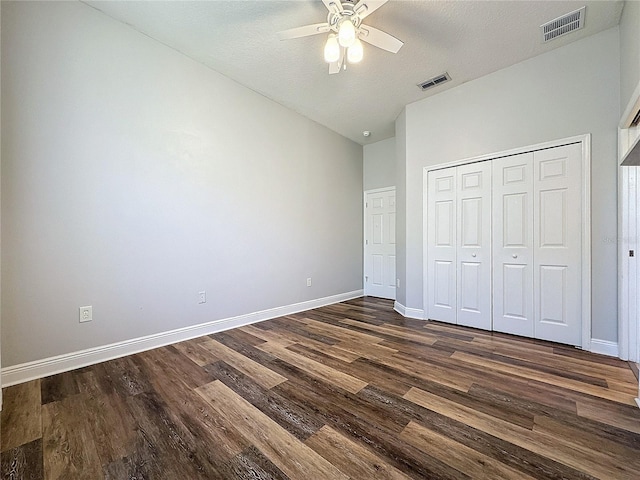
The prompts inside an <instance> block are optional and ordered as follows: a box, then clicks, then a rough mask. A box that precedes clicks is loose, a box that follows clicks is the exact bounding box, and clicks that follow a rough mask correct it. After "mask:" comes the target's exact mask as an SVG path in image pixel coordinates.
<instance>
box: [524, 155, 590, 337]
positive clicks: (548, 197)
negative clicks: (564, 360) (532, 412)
mask: <svg viewBox="0 0 640 480" xmlns="http://www.w3.org/2000/svg"><path fill="white" fill-rule="evenodd" d="M533 155H534V157H533V159H534V161H533V166H534V198H535V201H536V205H535V208H534V227H533V228H534V253H533V258H534V273H533V279H534V289H533V290H534V295H535V308H534V310H535V337H536V338H540V339H544V340H552V341H554V342H561V343H566V344H570V345H580V344H581V334H582V301H581V300H582V293H581V290H582V286H581V281H582V271H581V254H582V225H581V219H582V200H581V191H582V189H581V178H582V162H581V160H582V145H581V144H572V145H566V146H562V147H556V148H551V149H547V150H538V151H536V152H534V154H533Z"/></svg>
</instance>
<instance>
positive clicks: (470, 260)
mask: <svg viewBox="0 0 640 480" xmlns="http://www.w3.org/2000/svg"><path fill="white" fill-rule="evenodd" d="M456 176H457V179H456V186H457V189H456V190H457V195H456V197H457V210H458V212H457V232H458V233H457V244H458V246H457V252H456V262H457V266H458V268H457V272H456V273H457V308H458V314H457V322H456V323H458V325H466V326H468V327H474V328H482V329H485V330H491V163H490V162H478V163H472V164H469V165H463V166H460V167H457V172H456Z"/></svg>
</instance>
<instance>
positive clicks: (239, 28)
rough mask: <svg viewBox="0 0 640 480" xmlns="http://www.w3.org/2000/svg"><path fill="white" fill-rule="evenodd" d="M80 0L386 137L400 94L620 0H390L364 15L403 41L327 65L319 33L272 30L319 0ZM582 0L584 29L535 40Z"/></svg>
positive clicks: (404, 99)
mask: <svg viewBox="0 0 640 480" xmlns="http://www.w3.org/2000/svg"><path fill="white" fill-rule="evenodd" d="M86 3H88V4H89V5H91V6H93V7H95V8H96V9H99V10H101V11H102V12H104V13H106V14H107V15H109V16H110V17H113V18H114V19H116V20H119V21H121V22H124V23H127V24H129V25H131V26H132V27H133V28H135V29H136V30H139V31H140V32H143V33H145V34H146V35H148V36H150V37H152V38H154V39H156V40H158V41H160V42H162V43H164V44H166V45H168V46H170V47H172V48H174V49H176V50H178V51H180V52H182V53H184V54H185V55H187V56H189V57H191V58H193V59H194V60H197V61H198V62H201V63H203V64H205V65H207V66H209V67H211V68H212V69H214V70H216V71H218V72H220V73H222V74H224V75H226V76H228V77H230V78H232V79H234V80H236V81H237V82H238V83H240V84H242V85H245V86H247V87H249V88H250V89H252V90H255V91H256V92H259V93H261V94H263V95H264V96H266V97H268V98H271V99H273V100H274V101H276V102H278V103H280V104H282V105H284V106H286V107H289V108H291V109H292V110H295V111H297V112H299V113H301V114H302V115H304V116H306V117H308V118H310V119H312V120H315V121H316V122H318V123H320V124H322V125H325V126H327V127H329V128H330V129H332V130H334V131H336V132H338V133H340V134H342V135H344V136H345V137H348V138H350V139H352V140H354V141H355V142H358V143H360V144H366V143H371V142H376V141H379V140H383V139H385V138H389V137H392V136H393V135H394V121H395V118H396V117H397V115H398V114H399V113H400V112H401V110H402V108H403V107H404V106H405V105H407V104H409V103H411V102H415V101H417V100H420V99H422V98H425V97H427V96H430V95H434V94H437V93H439V92H442V91H444V90H446V89H449V88H452V87H455V86H456V85H460V84H462V83H465V82H468V81H470V80H473V79H475V78H478V77H481V76H483V75H487V74H488V73H491V72H494V71H497V70H500V69H502V68H505V67H507V66H509V65H513V64H515V63H518V62H521V61H523V60H526V59H528V58H531V57H534V56H536V55H539V54H541V53H544V52H547V51H549V50H552V49H554V48H558V47H561V46H563V45H566V44H567V43H570V42H574V41H576V40H579V39H581V38H584V37H586V36H588V35H593V34H594V33H597V32H600V31H602V30H605V29H607V28H610V27H613V26H615V25H617V24H618V23H619V21H620V15H621V13H622V7H623V2H621V1H572V0H570V1H408V0H405V1H394V0H391V1H389V2H388V3H387V4H386V5H384V6H382V7H381V8H380V9H379V10H377V11H375V12H374V13H373V14H371V15H370V16H369V17H368V18H367V19H366V20H365V22H364V23H365V24H369V25H371V26H373V27H377V28H379V29H381V30H384V31H386V32H388V33H390V34H392V35H394V36H395V37H398V38H399V39H401V40H402V41H404V46H403V47H402V49H401V50H400V52H398V53H397V54H395V55H394V54H391V53H388V52H385V51H383V50H380V49H377V48H375V47H373V46H371V45H369V44H366V43H365V44H364V49H365V51H364V60H363V61H362V63H360V64H358V65H353V66H349V67H348V68H347V70H346V71H343V72H340V73H339V74H337V75H329V74H328V69H327V64H326V63H324V60H323V55H322V51H323V47H324V42H325V40H326V34H321V35H315V36H312V37H306V38H299V39H294V40H286V41H280V40H278V38H277V37H276V32H278V31H280V30H286V29H289V28H293V27H298V26H302V25H307V24H311V23H319V22H324V21H326V17H327V10H326V8H325V7H324V5H323V4H322V2H321V1H320V0H290V1H276V0H274V1H271V0H258V1H251V0H234V1H196V2H191V1H185V2H181V1H168V2H167V1H124V2H113V1H90V2H86ZM583 5H587V11H586V26H585V28H584V29H582V30H579V31H577V32H574V33H571V34H569V35H566V36H564V37H561V38H559V39H557V40H554V41H552V42H550V43H547V44H542V42H541V35H540V29H539V26H540V25H541V24H543V23H545V22H547V21H549V20H553V19H554V18H556V17H558V16H560V15H563V14H565V13H569V12H571V11H573V10H576V9H578V8H580V7H581V6H583ZM445 71H446V72H448V73H449V74H450V75H451V78H452V81H450V82H448V83H446V84H444V85H440V86H438V87H435V88H433V89H431V90H429V91H428V92H422V91H421V90H420V89H419V88H418V87H417V86H416V84H418V83H420V82H422V81H424V80H427V79H429V78H431V77H433V76H435V75H438V74H440V73H443V72H445ZM363 130H370V131H371V132H372V135H371V137H369V138H368V139H365V138H364V137H363V135H362V132H363Z"/></svg>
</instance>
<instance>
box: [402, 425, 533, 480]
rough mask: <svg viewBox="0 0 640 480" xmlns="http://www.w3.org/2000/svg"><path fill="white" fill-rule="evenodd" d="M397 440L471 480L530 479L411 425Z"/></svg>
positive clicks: (444, 438) (479, 454)
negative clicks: (482, 479) (478, 479)
mask: <svg viewBox="0 0 640 480" xmlns="http://www.w3.org/2000/svg"><path fill="white" fill-rule="evenodd" d="M401 437H402V438H404V439H405V440H406V441H407V442H409V443H411V444H412V445H415V446H416V447H418V448H419V449H420V450H422V451H423V452H425V453H428V454H429V455H432V456H434V457H436V458H439V459H440V460H442V461H445V462H447V463H448V464H449V465H451V466H452V467H454V468H456V469H458V470H460V471H461V472H465V473H467V474H468V475H470V476H471V478H491V479H504V480H526V479H532V478H533V477H530V476H529V475H526V474H524V473H523V472H521V471H519V470H514V469H512V468H510V467H508V466H506V465H504V464H503V463H501V462H499V461H497V460H494V459H493V458H490V457H488V456H486V455H484V454H482V453H480V452H477V451H476V450H473V449H472V448H469V447H467V446H465V445H461V444H460V443H458V442H456V441H454V440H451V439H449V438H447V437H446V436H445V435H440V434H438V433H436V432H434V431H432V430H429V429H428V428H426V427H423V426H422V425H419V424H417V423H415V422H409V425H407V426H406V428H405V429H404V430H403V431H402V434H401Z"/></svg>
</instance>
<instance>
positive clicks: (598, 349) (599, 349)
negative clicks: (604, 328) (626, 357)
mask: <svg viewBox="0 0 640 480" xmlns="http://www.w3.org/2000/svg"><path fill="white" fill-rule="evenodd" d="M589 351H590V352H592V353H599V354H600V355H608V356H610V357H617V356H618V353H619V352H618V343H617V342H611V341H609V340H599V339H597V338H592V339H591V346H590V348H589Z"/></svg>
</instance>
